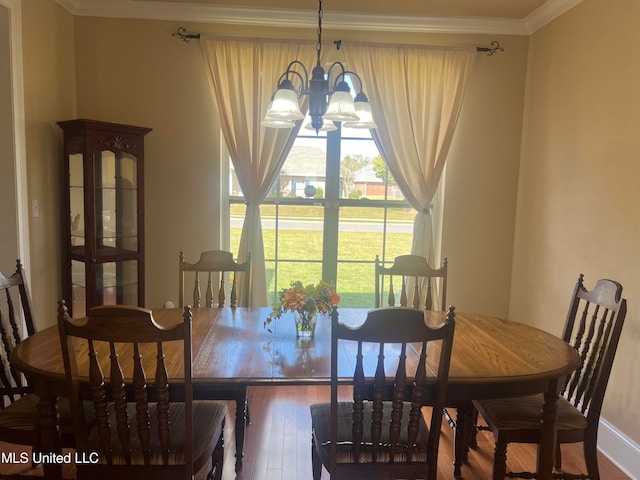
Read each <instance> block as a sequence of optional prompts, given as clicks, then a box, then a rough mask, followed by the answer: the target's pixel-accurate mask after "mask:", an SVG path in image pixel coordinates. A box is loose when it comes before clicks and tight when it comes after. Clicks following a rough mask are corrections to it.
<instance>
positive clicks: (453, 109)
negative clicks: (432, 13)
mask: <svg viewBox="0 0 640 480" xmlns="http://www.w3.org/2000/svg"><path fill="white" fill-rule="evenodd" d="M344 55H345V58H346V59H347V62H348V65H349V68H350V69H351V70H354V71H356V72H358V73H359V75H360V76H361V78H362V82H363V88H364V91H365V92H367V94H368V95H369V100H370V102H371V110H372V112H373V118H374V120H375V121H376V123H377V125H378V128H377V129H375V130H372V136H373V139H374V141H375V142H376V145H377V146H378V150H380V153H381V154H382V157H383V158H384V159H385V161H386V162H387V165H388V167H389V171H390V172H391V174H392V175H393V178H394V179H395V181H396V183H397V184H398V187H399V188H400V191H402V193H403V194H404V196H405V198H406V199H407V200H408V201H409V203H410V204H411V205H412V206H413V208H415V209H416V210H417V212H418V213H417V214H416V216H415V219H414V223H413V243H412V248H411V253H412V254H414V255H421V256H423V257H425V258H426V259H427V261H428V262H429V265H430V266H431V267H434V268H437V267H439V266H440V265H439V262H440V259H437V260H436V259H434V258H433V257H434V246H433V245H434V232H433V226H432V217H431V208H430V207H431V204H432V201H433V197H434V195H435V193H436V190H437V188H438V183H439V182H440V177H441V176H442V171H443V169H444V165H445V161H446V159H447V154H448V153H449V147H450V145H451V139H452V138H453V133H454V131H455V127H456V123H457V121H458V117H459V115H460V110H461V108H462V102H463V99H464V93H465V90H466V88H467V85H468V83H469V78H470V76H471V71H472V69H473V65H474V62H475V59H476V57H477V50H476V48H475V47H416V46H384V45H376V46H371V45H358V44H355V45H351V44H349V45H345V47H344ZM437 234H438V235H440V234H441V232H438V233H437ZM436 261H437V262H438V264H435V262H436ZM421 288H422V289H423V290H426V285H422V286H421ZM423 296H424V292H423Z"/></svg>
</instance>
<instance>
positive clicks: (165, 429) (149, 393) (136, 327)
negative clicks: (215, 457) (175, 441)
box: [58, 300, 193, 478]
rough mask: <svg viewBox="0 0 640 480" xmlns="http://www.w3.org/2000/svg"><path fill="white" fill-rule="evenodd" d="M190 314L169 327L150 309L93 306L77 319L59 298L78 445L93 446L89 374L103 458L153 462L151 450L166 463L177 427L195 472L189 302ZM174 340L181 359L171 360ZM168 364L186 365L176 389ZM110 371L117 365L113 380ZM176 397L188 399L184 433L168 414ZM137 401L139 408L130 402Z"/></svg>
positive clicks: (188, 464)
mask: <svg viewBox="0 0 640 480" xmlns="http://www.w3.org/2000/svg"><path fill="white" fill-rule="evenodd" d="M183 318H184V321H183V322H182V323H179V324H178V325H175V326H173V327H169V328H165V327H163V326H161V325H158V324H157V323H156V322H155V321H154V319H153V315H152V313H151V310H146V309H144V308H139V307H132V306H125V305H104V306H97V307H93V308H91V309H90V310H89V316H88V317H87V318H86V319H72V318H71V317H70V316H69V313H68V311H67V307H66V305H65V302H64V300H61V301H60V302H59V307H58V328H59V332H60V342H61V347H62V356H63V360H64V366H65V372H66V378H67V383H68V391H69V399H70V402H71V413H72V417H73V427H74V433H75V440H76V448H77V450H78V451H79V452H87V453H91V451H88V450H89V432H88V431H87V423H86V422H85V418H84V409H83V408H84V407H83V402H82V401H81V400H82V399H84V398H85V395H83V394H82V393H83V392H86V390H81V387H82V382H84V383H85V384H86V382H87V381H88V389H89V391H90V395H89V397H90V400H91V401H92V403H93V407H94V409H95V418H96V428H97V432H98V435H99V445H100V447H99V451H98V453H99V455H100V458H101V460H102V463H106V464H108V465H112V464H120V463H121V462H122V458H119V457H124V458H125V464H129V463H131V461H132V460H131V459H132V458H138V459H144V464H145V465H149V464H150V463H151V455H154V454H155V455H160V456H161V458H162V464H163V465H165V466H166V465H169V463H170V460H169V459H170V456H172V452H170V451H169V444H170V436H171V435H172V434H177V435H179V436H180V438H183V439H184V442H185V448H184V450H185V459H184V460H185V461H184V466H185V469H186V471H187V477H186V478H191V476H189V475H188V474H189V472H191V474H193V472H192V470H193V448H192V445H193V421H192V408H193V407H192V402H193V390H192V380H191V376H192V363H191V310H190V308H189V307H185V309H184V315H183ZM167 342H180V344H182V345H183V347H182V348H181V353H182V351H184V355H183V356H182V358H180V355H179V354H178V355H172V356H170V357H168V359H167V362H166V363H165V353H164V352H165V350H168V349H167V348H166V347H165V346H166V344H167ZM173 351H175V350H173ZM167 364H169V367H173V368H176V367H179V366H181V365H183V371H184V385H180V386H175V387H174V386H172V387H171V390H170V388H169V381H168V378H169V375H168V372H167V368H168V365H167ZM105 371H107V372H110V373H109V378H108V379H105V376H104V374H103V372H105ZM174 399H179V401H180V402H184V411H185V422H184V430H181V431H179V432H174V431H173V430H172V427H174V426H173V425H172V424H171V421H172V419H170V418H169V410H170V400H174ZM132 403H135V414H133V409H131V408H129V407H130V406H132ZM110 422H111V423H110ZM113 422H115V425H117V432H118V433H117V438H114V436H113V435H112V434H111V431H112V429H111V427H112V426H113V425H114V424H113ZM136 425H137V428H136ZM134 439H137V440H136V441H134ZM92 445H93V443H92ZM151 445H158V446H159V450H160V451H159V452H157V451H152V449H151ZM93 451H95V450H93ZM173 454H175V452H173ZM158 458H160V457H158ZM174 461H175V459H172V462H174ZM133 463H138V462H133Z"/></svg>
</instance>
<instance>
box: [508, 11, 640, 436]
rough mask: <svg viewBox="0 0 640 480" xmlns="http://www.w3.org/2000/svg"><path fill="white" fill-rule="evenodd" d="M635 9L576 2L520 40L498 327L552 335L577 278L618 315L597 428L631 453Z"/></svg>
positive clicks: (638, 34) (639, 338)
mask: <svg viewBox="0 0 640 480" xmlns="http://www.w3.org/2000/svg"><path fill="white" fill-rule="evenodd" d="M638 18H640V3H638V2H636V1H634V0H616V1H615V2H611V1H605V0H584V2H582V3H581V4H579V5H578V6H576V7H575V8H574V9H572V10H571V11H569V12H568V13H566V14H565V15H563V16H562V17H560V18H559V19H557V20H555V21H554V22H553V23H552V24H550V25H548V26H547V27H546V28H544V29H541V30H540V31H538V32H537V33H536V34H534V35H533V36H532V37H531V47H530V53H529V65H528V76H527V90H526V92H527V93H526V107H525V116H524V130H523V131H524V134H523V142H522V159H521V165H520V184H519V189H518V209H517V216H516V218H517V222H516V235H515V252H514V259H513V278H512V287H511V289H512V295H511V304H510V310H509V315H510V317H512V318H514V319H518V320H521V321H525V322H529V323H531V324H534V325H537V326H539V327H541V328H543V329H545V330H548V331H550V332H553V333H560V332H561V330H562V326H563V321H564V315H565V312H566V309H567V306H568V302H569V297H570V295H571V291H572V288H573V285H574V283H575V281H576V279H577V277H578V274H579V273H584V274H585V279H586V286H587V288H591V286H593V285H594V283H595V281H596V280H597V279H599V278H603V277H607V278H612V279H615V280H618V281H619V282H621V283H622V284H623V286H624V296H625V297H627V298H628V299H629V312H628V315H627V320H626V324H625V329H624V331H623V339H622V340H621V342H620V346H619V349H618V355H617V358H616V362H615V364H614V367H613V370H612V374H611V383H610V385H609V389H608V391H607V396H606V398H605V404H604V410H603V416H604V417H605V418H606V419H607V420H608V421H609V422H610V423H611V424H613V425H614V426H615V427H616V428H618V429H619V430H621V431H622V432H624V433H625V434H626V435H627V436H628V437H629V438H631V439H632V440H634V441H635V442H636V443H640V413H638V409H637V405H638V404H639V403H640V389H639V388H638V386H637V379H638V378H640V350H638V348H637V346H638V344H639V343H640V324H639V315H638V308H637V304H636V302H637V301H638V299H637V294H638V290H639V288H640V277H639V276H638V273H637V271H638V265H640V249H639V248H638V246H639V245H640V208H639V205H640V193H639V191H638V178H640V162H639V161H638V152H639V151H640V135H638V125H640V108H638V107H639V106H640V90H639V89H638V85H640V56H638V54H637V45H639V44H640V31H639V30H638V28H637V19H638Z"/></svg>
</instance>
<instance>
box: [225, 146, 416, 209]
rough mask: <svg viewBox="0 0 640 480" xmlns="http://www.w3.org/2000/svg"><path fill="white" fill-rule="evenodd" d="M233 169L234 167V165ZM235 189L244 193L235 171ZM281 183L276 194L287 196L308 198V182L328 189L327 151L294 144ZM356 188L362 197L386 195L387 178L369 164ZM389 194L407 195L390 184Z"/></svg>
mask: <svg viewBox="0 0 640 480" xmlns="http://www.w3.org/2000/svg"><path fill="white" fill-rule="evenodd" d="M231 168H232V169H233V167H231ZM231 177H232V178H231V191H232V194H234V195H239V194H240V187H239V185H238V183H237V180H236V178H235V175H234V174H233V173H232V175H231ZM279 178H280V185H279V186H278V185H277V184H274V186H273V191H272V196H274V197H275V196H278V187H279V190H280V196H282V197H286V198H295V197H299V198H308V197H309V196H308V195H306V194H305V188H306V187H307V186H313V187H315V188H316V189H321V190H324V188H325V183H326V152H325V151H324V150H323V149H322V148H319V147H308V146H294V147H293V148H292V149H291V152H289V156H288V157H287V160H286V161H285V163H284V165H283V166H282V170H280V177H279ZM353 191H359V192H360V194H361V197H362V198H365V197H370V198H382V197H383V196H384V194H385V186H384V182H383V181H382V180H381V179H380V178H378V177H377V176H376V174H375V171H374V170H373V166H372V165H369V166H368V167H366V168H363V169H362V170H360V171H359V172H358V173H357V174H356V176H355V181H354V183H353ZM387 195H388V197H389V198H403V197H402V195H401V194H400V193H399V190H398V188H397V187H395V186H388V187H387Z"/></svg>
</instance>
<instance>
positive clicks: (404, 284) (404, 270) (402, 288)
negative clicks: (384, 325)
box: [375, 255, 478, 451]
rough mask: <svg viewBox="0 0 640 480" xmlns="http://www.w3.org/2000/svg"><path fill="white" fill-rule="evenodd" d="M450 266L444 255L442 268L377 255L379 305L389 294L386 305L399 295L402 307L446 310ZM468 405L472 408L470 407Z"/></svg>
mask: <svg viewBox="0 0 640 480" xmlns="http://www.w3.org/2000/svg"><path fill="white" fill-rule="evenodd" d="M448 265H449V261H448V259H447V258H445V259H444V260H443V262H442V266H441V267H440V268H438V269H432V268H431V267H429V264H428V262H427V259H426V258H424V257H421V256H419V255H400V256H398V257H396V258H395V259H394V261H393V265H391V266H390V267H384V265H383V264H382V263H381V262H380V258H379V257H378V256H377V255H376V264H375V275H376V284H375V295H376V299H375V306H376V308H378V307H380V306H381V305H382V303H383V301H384V300H383V297H384V296H385V295H386V297H387V299H386V301H387V305H388V306H390V307H393V306H395V304H396V297H397V296H399V301H400V306H401V307H408V306H412V307H413V308H424V309H426V310H440V311H444V310H446V308H447V270H448ZM385 278H387V279H388V286H387V285H385V282H386V280H385ZM394 278H395V282H396V283H395V286H394ZM410 289H411V290H413V295H412V299H411V303H410V304H409V301H408V298H409V290H410ZM434 289H435V290H436V292H438V293H437V295H435V294H434ZM422 292H424V294H423V295H421V293H422ZM422 297H424V302H423V301H422V300H421V298H422ZM434 297H436V299H437V297H439V298H440V301H439V302H435V304H434ZM467 407H468V408H472V407H470V406H467ZM443 414H444V418H445V420H446V421H447V423H448V424H449V426H450V427H451V428H452V429H453V430H454V431H455V430H456V420H455V419H454V418H453V415H452V414H451V413H450V412H449V410H447V409H445V410H444V412H443ZM477 419H478V414H477V412H476V411H473V413H472V423H473V424H476V423H477ZM470 441H471V442H472V443H474V442H475V436H473V437H470ZM474 445H475V443H474ZM465 451H466V450H465Z"/></svg>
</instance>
